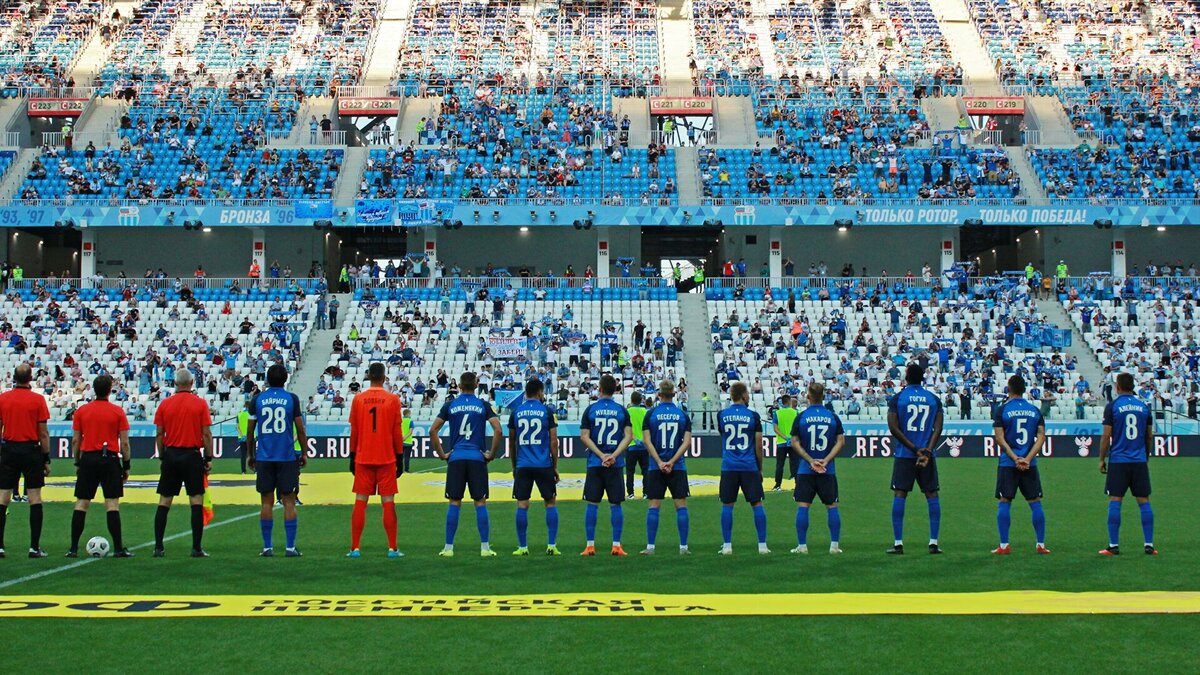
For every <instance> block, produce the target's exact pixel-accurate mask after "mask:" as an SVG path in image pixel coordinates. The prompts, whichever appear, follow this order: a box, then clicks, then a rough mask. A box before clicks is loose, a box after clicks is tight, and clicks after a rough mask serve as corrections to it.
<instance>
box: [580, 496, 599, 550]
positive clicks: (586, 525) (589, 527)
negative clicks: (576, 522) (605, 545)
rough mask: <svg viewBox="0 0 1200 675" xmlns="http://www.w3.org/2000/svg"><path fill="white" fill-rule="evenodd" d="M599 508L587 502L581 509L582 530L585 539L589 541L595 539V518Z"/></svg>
mask: <svg viewBox="0 0 1200 675" xmlns="http://www.w3.org/2000/svg"><path fill="white" fill-rule="evenodd" d="M599 509H600V507H599V506H598V505H596V504H591V503H589V504H588V505H587V506H586V507H584V511H583V531H584V534H585V535H586V536H587V540H588V541H591V542H595V541H596V519H597V517H598V515H599V514H598V511H599Z"/></svg>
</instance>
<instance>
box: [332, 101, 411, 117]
mask: <svg viewBox="0 0 1200 675" xmlns="http://www.w3.org/2000/svg"><path fill="white" fill-rule="evenodd" d="M338 114H339V115H349V116H352V117H369V116H375V115H399V114H400V99H399V98H397V97H395V96H378V97H368V96H347V97H342V98H338Z"/></svg>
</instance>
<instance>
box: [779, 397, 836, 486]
mask: <svg viewBox="0 0 1200 675" xmlns="http://www.w3.org/2000/svg"><path fill="white" fill-rule="evenodd" d="M844 433H845V431H844V430H843V429H842V420H841V419H840V418H838V416H837V415H836V414H835V413H834V412H833V411H832V410H830V409H829V408H826V407H825V406H822V405H810V406H808V407H807V408H805V409H804V410H803V411H801V412H800V414H799V415H797V416H796V421H795V422H793V423H792V436H795V437H796V438H797V439H799V441H800V447H802V448H804V452H807V453H808V455H809V457H812V458H813V459H824V458H826V457H828V456H829V453H830V452H832V451H833V446H834V445H836V444H837V439H838V436H841V435H842V434H844ZM836 463H837V460H834V461H832V462H830V463H829V464H828V465H827V466H826V467H825V473H827V474H830V475H833V474H836V473H837V470H836V469H835V468H834V466H833V465H834V464H836ZM815 473H816V471H813V468H812V465H811V464H809V463H808V462H804V461H801V462H800V467H799V468H798V469H796V475H800V474H806V475H807V474H815Z"/></svg>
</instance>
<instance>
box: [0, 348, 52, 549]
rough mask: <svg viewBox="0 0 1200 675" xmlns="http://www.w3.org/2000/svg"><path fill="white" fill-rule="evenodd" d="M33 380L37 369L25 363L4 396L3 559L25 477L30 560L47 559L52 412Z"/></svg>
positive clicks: (0, 468)
mask: <svg viewBox="0 0 1200 675" xmlns="http://www.w3.org/2000/svg"><path fill="white" fill-rule="evenodd" d="M32 381H33V369H32V368H30V367H29V364H28V363H22V364H21V365H19V366H17V367H16V369H15V370H14V371H13V388H12V389H10V390H8V391H6V392H4V393H3V394H0V439H3V443H4V444H3V445H2V446H0V558H3V557H4V526H5V523H6V522H7V520H8V504H9V502H11V501H12V495H13V488H15V487H16V486H17V481H18V480H19V479H21V477H24V479H25V494H26V495H27V496H28V497H29V557H30V558H45V557H46V552H45V551H43V550H42V547H41V540H42V486H44V485H45V484H46V476H49V475H50V432H49V431H48V430H47V428H46V422H47V421H48V420H49V419H50V409H49V408H48V407H47V406H46V397H44V396H42V395H41V394H39V393H37V392H35V391H34V390H33V389H32V388H31V387H30V382H32Z"/></svg>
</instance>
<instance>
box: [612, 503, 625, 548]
mask: <svg viewBox="0 0 1200 675" xmlns="http://www.w3.org/2000/svg"><path fill="white" fill-rule="evenodd" d="M610 506H611V508H610V509H609V512H608V518H609V522H610V523H612V531H613V546H616V545H617V544H619V543H621V530H624V529H625V512H624V511H622V510H621V505H620V504H612V505H610Z"/></svg>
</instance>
